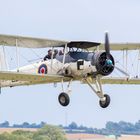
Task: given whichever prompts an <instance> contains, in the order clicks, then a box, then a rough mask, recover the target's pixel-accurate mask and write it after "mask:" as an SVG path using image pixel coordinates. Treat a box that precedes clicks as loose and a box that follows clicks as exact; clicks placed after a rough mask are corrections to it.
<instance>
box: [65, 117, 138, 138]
mask: <svg viewBox="0 0 140 140" xmlns="http://www.w3.org/2000/svg"><path fill="white" fill-rule="evenodd" d="M63 128H64V129H65V130H66V132H67V133H80V132H81V133H92V134H102V135H116V136H120V135H121V134H130V135H140V120H139V121H138V122H136V123H134V124H133V123H130V122H125V121H120V122H118V123H116V122H111V121H109V122H107V123H106V126H105V128H101V129H97V128H92V127H86V126H83V125H80V126H78V125H77V124H76V123H75V122H72V123H71V124H70V125H68V127H63Z"/></svg>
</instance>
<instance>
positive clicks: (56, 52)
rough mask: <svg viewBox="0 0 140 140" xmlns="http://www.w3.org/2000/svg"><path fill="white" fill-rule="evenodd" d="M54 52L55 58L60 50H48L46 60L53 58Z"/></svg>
mask: <svg viewBox="0 0 140 140" xmlns="http://www.w3.org/2000/svg"><path fill="white" fill-rule="evenodd" d="M52 54H53V59H54V58H55V57H56V55H57V54H58V50H57V49H55V50H54V52H52V50H51V49H49V50H48V54H47V55H46V56H45V57H44V61H46V60H47V59H51V58H52Z"/></svg>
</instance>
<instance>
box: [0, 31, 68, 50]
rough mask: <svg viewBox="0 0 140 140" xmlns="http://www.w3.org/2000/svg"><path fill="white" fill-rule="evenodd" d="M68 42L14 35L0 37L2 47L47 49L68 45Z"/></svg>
mask: <svg viewBox="0 0 140 140" xmlns="http://www.w3.org/2000/svg"><path fill="white" fill-rule="evenodd" d="M67 43H68V42H66V41H59V40H51V39H44V38H33V37H23V36H14V35H2V34H1V35H0V45H4V46H16V45H17V46H18V47H26V48H46V47H56V46H61V45H64V44H67Z"/></svg>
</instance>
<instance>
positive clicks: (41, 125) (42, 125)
mask: <svg viewBox="0 0 140 140" xmlns="http://www.w3.org/2000/svg"><path fill="white" fill-rule="evenodd" d="M45 125H46V123H45V122H40V123H39V124H36V123H32V124H30V123H28V122H24V123H22V124H13V125H10V123H9V122H8V121H5V122H3V123H0V128H42V127H44V126H45Z"/></svg>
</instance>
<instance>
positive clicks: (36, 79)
mask: <svg viewBox="0 0 140 140" xmlns="http://www.w3.org/2000/svg"><path fill="white" fill-rule="evenodd" d="M0 45H1V46H9V47H16V50H17V63H18V49H19V48H20V47H22V48H36V49H41V48H48V49H49V48H51V49H50V50H48V54H47V55H46V56H44V59H42V60H41V61H39V62H35V63H33V64H30V65H26V66H22V67H17V69H14V70H8V71H5V70H3V69H2V63H6V62H5V60H4V59H1V60H0V66H1V67H0V87H1V88H3V87H15V86H23V85H36V84H48V83H58V82H60V83H61V84H62V92H61V93H60V95H59V96H58V101H59V103H60V104H61V105H62V106H67V105H68V104H69V103H70V97H69V92H70V85H71V82H72V81H82V82H84V83H86V84H88V85H89V87H90V88H91V89H92V91H93V92H94V93H96V95H97V96H98V97H99V104H100V106H101V107H102V108H106V107H108V106H109V104H110V96H109V95H108V94H104V92H103V89H102V84H135V83H136V84H139V83H140V80H138V79H133V78H129V74H128V73H127V72H125V71H124V70H122V69H120V68H118V67H116V66H115V60H114V57H113V55H112V54H111V53H110V51H111V50H115V51H117V50H124V49H126V50H135V49H140V44H139V43H109V36H108V33H105V42H104V43H99V42H89V41H59V40H51V39H42V38H33V37H24V36H14V35H0ZM56 48H62V49H61V50H57V49H56ZM3 52H4V51H3ZM3 55H4V53H3ZM115 68H116V69H117V70H119V71H120V72H121V73H123V74H125V75H127V77H128V78H110V77H107V76H108V75H110V74H111V73H112V72H113V71H114V69H115ZM65 83H66V84H67V88H66V89H64V86H63V84H65Z"/></svg>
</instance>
